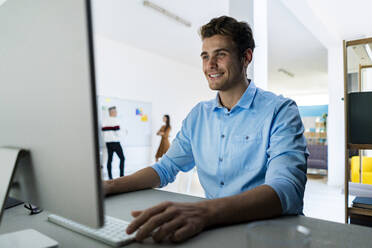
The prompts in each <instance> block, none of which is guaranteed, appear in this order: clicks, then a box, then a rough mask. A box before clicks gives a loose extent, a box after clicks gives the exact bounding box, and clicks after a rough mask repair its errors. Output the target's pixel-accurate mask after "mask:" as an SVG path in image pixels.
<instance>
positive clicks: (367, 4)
mask: <svg viewBox="0 0 372 248" xmlns="http://www.w3.org/2000/svg"><path fill="white" fill-rule="evenodd" d="M297 1H306V2H307V4H308V5H309V7H310V8H311V10H312V11H313V13H314V15H315V16H316V17H318V18H319V20H320V21H321V22H322V23H323V25H324V26H325V27H327V29H328V30H332V31H333V32H335V33H336V34H337V35H338V37H339V38H341V39H346V40H350V39H359V38H365V37H370V36H372V25H371V23H372V14H371V10H372V1H371V0H353V1H351V0H326V1H325V0H297Z"/></svg>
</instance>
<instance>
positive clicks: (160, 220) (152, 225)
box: [136, 208, 178, 241]
mask: <svg viewBox="0 0 372 248" xmlns="http://www.w3.org/2000/svg"><path fill="white" fill-rule="evenodd" d="M177 212H178V211H177V210H174V209H173V208H169V209H167V211H164V212H162V213H159V214H157V215H154V216H152V217H151V218H150V219H149V220H148V221H147V222H146V223H145V224H144V225H142V227H141V228H140V229H139V231H138V232H137V234H136V240H137V241H141V240H143V239H145V238H147V237H149V236H150V235H151V234H152V233H153V232H154V230H156V229H157V228H159V227H161V226H162V225H163V224H164V223H166V222H168V221H170V220H172V219H173V218H174V217H175V216H176V214H177Z"/></svg>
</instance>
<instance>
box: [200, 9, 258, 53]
mask: <svg viewBox="0 0 372 248" xmlns="http://www.w3.org/2000/svg"><path fill="white" fill-rule="evenodd" d="M199 32H200V36H201V38H202V39H205V38H209V37H212V36H213V35H217V34H219V35H224V36H227V37H229V38H231V40H232V41H233V42H234V43H235V45H236V47H237V48H238V52H239V56H241V57H242V56H243V55H244V52H245V51H246V50H247V49H249V48H250V49H252V52H253V50H254V48H255V43H254V39H253V34H252V29H251V27H250V26H249V24H248V23H246V22H238V21H237V20H235V19H234V18H232V17H229V16H220V17H216V18H213V19H212V20H210V22H208V23H207V24H205V25H203V26H202V27H201V28H200V30H199Z"/></svg>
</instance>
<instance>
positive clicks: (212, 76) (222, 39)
mask: <svg viewBox="0 0 372 248" xmlns="http://www.w3.org/2000/svg"><path fill="white" fill-rule="evenodd" d="M237 50H238V49H237V48H236V46H235V44H234V42H233V41H232V40H231V39H230V38H229V37H226V36H223V35H213V36H212V37H209V38H204V39H203V46H202V53H201V54H200V56H201V58H202V61H203V72H204V75H205V77H206V78H207V80H208V83H209V87H210V88H211V89H212V90H219V91H226V90H229V89H231V88H233V87H234V86H236V85H237V84H238V83H240V82H241V80H244V78H245V70H246V68H244V62H243V59H241V57H240V56H238V51H237Z"/></svg>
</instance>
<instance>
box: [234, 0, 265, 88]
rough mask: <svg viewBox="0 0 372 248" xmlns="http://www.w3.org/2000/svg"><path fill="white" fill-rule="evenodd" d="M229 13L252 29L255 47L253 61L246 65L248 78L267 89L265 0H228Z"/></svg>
mask: <svg viewBox="0 0 372 248" xmlns="http://www.w3.org/2000/svg"><path fill="white" fill-rule="evenodd" d="M229 15H230V16H231V17H234V18H236V19H237V20H238V21H245V22H247V23H249V25H250V26H251V27H252V29H253V37H254V39H255V42H256V48H255V50H254V53H253V61H252V63H251V64H250V65H249V66H248V72H247V74H248V78H252V79H253V81H254V82H255V84H256V85H257V86H258V87H260V88H262V89H267V83H268V55H267V54H268V41H267V39H268V26H267V0H230V1H229Z"/></svg>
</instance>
